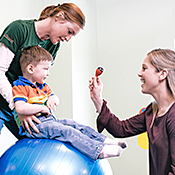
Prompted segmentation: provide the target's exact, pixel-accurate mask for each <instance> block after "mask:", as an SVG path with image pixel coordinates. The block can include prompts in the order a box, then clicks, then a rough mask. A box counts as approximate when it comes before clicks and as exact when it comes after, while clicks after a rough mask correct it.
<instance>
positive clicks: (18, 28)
mask: <svg viewBox="0 0 175 175" xmlns="http://www.w3.org/2000/svg"><path fill="white" fill-rule="evenodd" d="M0 42H2V43H3V44H4V45H5V46H6V47H8V48H9V49H10V50H11V51H12V52H13V53H14V54H15V57H14V58H13V61H12V63H11V64H10V67H9V69H8V71H7V72H6V76H7V78H8V80H9V82H10V83H11V84H12V83H13V81H15V80H16V79H18V76H21V75H22V72H21V68H20V63H19V59H20V56H21V52H22V49H23V48H25V47H28V46H34V45H38V46H41V47H43V48H44V49H46V50H47V51H48V52H50V54H51V55H52V56H53V59H55V56H56V53H57V51H58V49H59V47H60V43H57V44H55V45H54V44H52V42H51V41H50V39H48V40H45V41H42V40H41V39H40V38H39V37H38V36H37V34H36V31H35V25H34V20H17V21H13V22H12V23H10V24H9V25H8V26H7V27H6V28H5V30H4V31H3V33H2V35H1V36H0ZM0 109H1V110H3V109H5V110H6V111H9V112H11V110H10V108H9V107H8V103H7V101H6V100H5V99H4V98H3V97H2V95H1V94H0ZM6 111H5V112H6ZM9 115H10V114H9ZM7 116H8V115H7Z"/></svg>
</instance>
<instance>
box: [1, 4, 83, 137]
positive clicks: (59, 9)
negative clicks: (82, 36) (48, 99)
mask: <svg viewBox="0 0 175 175" xmlns="http://www.w3.org/2000/svg"><path fill="white" fill-rule="evenodd" d="M84 25H85V17H84V14H83V13H82V11H81V10H80V8H79V7H77V6H76V5H75V4H73V3H63V4H61V5H58V6H48V7H46V8H45V9H44V10H43V11H42V12H41V14H40V17H39V19H38V20H17V21H14V22H12V23H10V24H9V25H8V26H7V27H6V28H5V30H4V31H3V33H2V35H1V36H0V62H1V66H0V131H1V129H2V127H3V124H5V125H6V127H7V128H8V129H9V130H10V131H11V132H12V133H13V134H14V135H15V136H16V137H17V138H18V139H20V138H21V137H20V136H19V134H18V127H17V126H16V123H15V121H14V117H13V109H14V104H13V101H12V97H13V95H12V86H11V84H12V83H13V81H14V80H16V79H17V78H18V76H19V75H22V73H21V69H20V65H19V58H20V55H21V52H22V49H23V48H25V47H28V46H32V45H38V46H41V47H43V48H44V49H46V50H47V51H49V52H50V53H51V55H52V56H53V58H54V59H55V56H56V53H57V51H58V49H59V47H60V43H61V42H63V41H66V42H68V41H69V40H70V39H71V37H72V36H75V35H76V34H77V33H78V32H79V31H80V29H83V27H84ZM19 118H20V120H21V123H22V125H23V127H24V128H25V129H27V130H28V131H29V132H30V127H32V128H33V129H34V130H35V131H36V132H38V130H37V128H36V127H35V125H34V123H33V121H35V122H36V123H39V122H40V121H39V120H38V119H37V118H36V117H34V116H22V115H21V116H19Z"/></svg>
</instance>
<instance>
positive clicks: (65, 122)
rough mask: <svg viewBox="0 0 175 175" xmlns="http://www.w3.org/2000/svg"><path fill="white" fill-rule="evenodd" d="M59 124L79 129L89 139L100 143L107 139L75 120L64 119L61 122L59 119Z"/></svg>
mask: <svg viewBox="0 0 175 175" xmlns="http://www.w3.org/2000/svg"><path fill="white" fill-rule="evenodd" d="M57 122H59V123H62V124H63V125H65V126H70V127H72V128H74V129H77V130H78V131H80V132H81V133H82V134H84V135H87V136H88V137H89V138H91V139H94V140H97V141H99V142H104V140H105V139H106V136H104V135H103V134H101V133H99V132H96V131H95V130H94V129H93V128H91V127H89V126H86V125H83V124H80V123H77V122H76V121H74V120H71V119H63V120H59V119H57Z"/></svg>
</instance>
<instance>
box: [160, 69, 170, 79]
mask: <svg viewBox="0 0 175 175" xmlns="http://www.w3.org/2000/svg"><path fill="white" fill-rule="evenodd" d="M167 75H168V71H167V70H166V69H163V70H162V71H161V74H160V81H162V80H164V79H166V77H167Z"/></svg>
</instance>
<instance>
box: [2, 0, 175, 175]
mask: <svg viewBox="0 0 175 175" xmlns="http://www.w3.org/2000/svg"><path fill="white" fill-rule="evenodd" d="M59 2H60V3H62V2H73V3H75V4H77V5H78V6H79V7H80V8H81V9H82V10H83V12H84V13H85V16H86V21H87V22H86V26H85V29H84V30H83V31H81V32H80V33H79V34H78V35H77V36H76V37H75V38H72V41H71V42H69V43H63V44H62V45H61V49H60V51H59V52H58V55H57V58H56V62H55V64H54V66H53V68H52V69H51V76H50V78H49V79H48V83H49V84H50V86H51V87H52V89H53V90H54V92H55V94H57V95H58V96H59V98H60V104H59V106H58V108H57V111H56V113H55V114H56V116H57V117H58V118H73V119H74V120H76V121H79V122H81V123H84V124H87V125H90V126H92V127H93V128H96V126H95V118H96V113H95V108H94V106H93V105H92V102H91V101H90V97H89V90H88V80H89V79H90V77H91V76H93V75H94V72H95V69H96V67H97V66H99V65H101V66H103V67H104V68H105V72H104V74H103V75H102V76H101V79H102V81H103V84H104V91H103V96H104V98H105V99H107V100H108V105H109V106H110V108H111V110H112V111H113V112H114V113H115V114H117V115H119V116H120V118H121V119H125V118H128V117H129V116H132V115H134V114H136V113H137V112H138V111H139V110H140V108H142V107H143V106H146V105H147V104H148V103H149V102H150V100H151V98H150V97H149V96H145V95H142V94H141V93H140V82H139V78H138V77H137V73H138V72H139V70H140V68H141V63H142V61H143V58H144V57H145V55H146V53H147V52H148V51H149V50H151V49H152V48H155V47H169V48H173V47H174V38H175V36H174V35H175V34H174V33H175V32H174V31H175V30H174V29H175V21H174V8H173V6H174V5H175V3H174V1H173V0H155V1H151V0H147V1H139V0H117V1H116V0H110V1H105V0H96V1H94V0H74V1H73V0H72V1H59ZM57 3H58V1H56V0H50V1H47V0H37V1H35V0H29V1H27V0H25V1H24V0H6V1H4V0H3V2H1V11H0V21H1V23H0V32H2V31H3V29H4V28H5V26H6V25H7V24H9V23H10V22H11V21H13V20H15V19H30V18H38V16H39V13H40V12H41V10H42V9H43V8H44V7H45V6H47V5H49V4H57ZM7 9H8V10H7ZM103 133H104V134H105V135H107V136H109V137H111V136H110V135H109V134H108V133H107V132H103ZM7 138H9V139H8V143H7V142H5V140H7ZM126 140H127V141H128V144H129V148H128V149H127V150H125V151H124V153H123V154H122V156H121V157H120V158H111V159H109V161H110V164H111V166H112V169H113V173H114V175H117V174H122V175H125V174H130V175H137V174H142V175H147V174H148V171H147V169H148V164H147V162H148V160H147V151H146V150H143V149H141V148H140V147H139V146H138V143H137V137H134V138H129V139H126ZM15 141H16V139H15V138H14V137H13V136H11V135H9V133H8V132H7V131H6V129H5V128H3V131H2V135H1V136H0V150H1V152H0V155H1V154H2V152H3V150H5V148H8V147H9V146H10V145H11V144H12V143H14V142H15Z"/></svg>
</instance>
